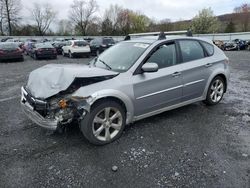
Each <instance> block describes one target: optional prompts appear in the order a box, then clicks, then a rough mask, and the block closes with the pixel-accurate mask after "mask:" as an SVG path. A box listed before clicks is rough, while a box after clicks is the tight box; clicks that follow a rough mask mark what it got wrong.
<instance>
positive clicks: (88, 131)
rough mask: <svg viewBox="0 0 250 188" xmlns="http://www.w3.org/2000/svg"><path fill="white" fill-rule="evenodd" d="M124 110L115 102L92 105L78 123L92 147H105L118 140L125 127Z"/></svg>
mask: <svg viewBox="0 0 250 188" xmlns="http://www.w3.org/2000/svg"><path fill="white" fill-rule="evenodd" d="M125 123H126V116H125V110H124V108H123V107H122V106H121V105H120V104H119V103H117V102H115V101H102V102H98V103H97V104H94V106H93V107H92V108H91V111H90V113H88V114H87V115H86V116H85V117H84V119H83V120H82V121H81V123H80V128H81V131H82V133H83V135H84V136H85V138H86V139H87V140H88V141H89V142H90V143H92V144H94V145H105V144H108V143H111V142H113V141H114V140H116V139H118V138H119V137H120V136H121V134H122V132H123V129H124V127H125Z"/></svg>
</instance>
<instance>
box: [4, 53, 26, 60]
mask: <svg viewBox="0 0 250 188" xmlns="http://www.w3.org/2000/svg"><path fill="white" fill-rule="evenodd" d="M22 58H23V55H22V54H14V55H13V54H11V55H4V56H0V60H11V59H22Z"/></svg>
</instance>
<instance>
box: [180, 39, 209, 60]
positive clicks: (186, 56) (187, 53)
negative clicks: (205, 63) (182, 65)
mask: <svg viewBox="0 0 250 188" xmlns="http://www.w3.org/2000/svg"><path fill="white" fill-rule="evenodd" d="M179 44H180V49H181V55H182V60H183V62H188V61H194V60H197V59H202V58H204V57H205V53H204V50H203V48H202V46H201V45H200V43H199V42H198V41H196V40H180V41H179Z"/></svg>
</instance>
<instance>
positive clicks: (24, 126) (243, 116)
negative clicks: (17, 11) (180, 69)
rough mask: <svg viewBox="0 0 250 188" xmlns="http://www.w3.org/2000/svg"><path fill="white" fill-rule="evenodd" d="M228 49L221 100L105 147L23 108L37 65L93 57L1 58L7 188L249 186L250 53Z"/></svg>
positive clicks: (1, 139)
mask: <svg viewBox="0 0 250 188" xmlns="http://www.w3.org/2000/svg"><path fill="white" fill-rule="evenodd" d="M226 54H227V55H228V57H229V58H230V64H231V68H232V73H231V82H230V85H229V88H228V92H227V93H226V94H225V96H224V100H223V101H222V102H221V103H220V104H219V105H217V106H213V107H207V106H205V105H204V104H202V103H195V104H192V105H189V106H186V107H182V108H179V109H176V110H172V111H169V112H165V113H162V114H160V115H157V116H154V117H151V118H147V119H145V120H142V121H139V122H136V123H134V124H132V125H129V126H127V128H126V129H125V132H124V134H123V136H122V137H121V138H120V139H119V140H118V141H115V142H114V143H111V144H109V145H106V146H102V147H96V146H92V145H90V144H88V143H87V142H86V140H85V139H84V138H83V136H82V134H81V133H80V131H79V129H78V127H77V126H76V125H75V126H72V128H70V129H69V130H68V131H67V132H66V133H64V134H61V135H60V134H52V133H51V132H49V131H46V130H44V129H42V128H40V127H38V126H36V125H35V124H33V123H32V122H31V121H30V120H29V119H27V118H26V117H25V116H24V114H23V113H22V111H21V109H20V105H19V97H20V94H19V93H20V87H21V86H22V85H24V84H25V82H26V81H27V78H28V73H29V72H31V71H32V70H33V69H35V68H38V67H40V66H43V65H45V64H48V63H86V62H88V61H89V59H68V58H63V57H58V60H49V61H46V60H41V61H34V60H32V59H31V58H29V57H25V61H24V62H18V63H15V62H12V63H0V89H1V90H0V187H25V188H27V187H32V188H33V187H108V188H110V187H232V188H235V187H241V188H249V187H250V52H249V51H240V52H238V51H237V52H227V53H226ZM114 165H115V166H117V167H118V170H117V171H116V172H113V171H112V166H114Z"/></svg>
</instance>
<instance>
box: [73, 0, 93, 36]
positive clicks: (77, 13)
mask: <svg viewBox="0 0 250 188" xmlns="http://www.w3.org/2000/svg"><path fill="white" fill-rule="evenodd" d="M97 9H98V5H97V2H96V1H95V0H89V1H84V0H74V2H73V4H72V5H71V10H70V16H69V17H70V20H72V21H73V22H74V23H75V26H76V27H77V28H79V29H80V31H81V34H82V35H86V32H87V28H88V26H89V24H90V23H91V21H92V20H93V19H94V13H95V12H96V11H97Z"/></svg>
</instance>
